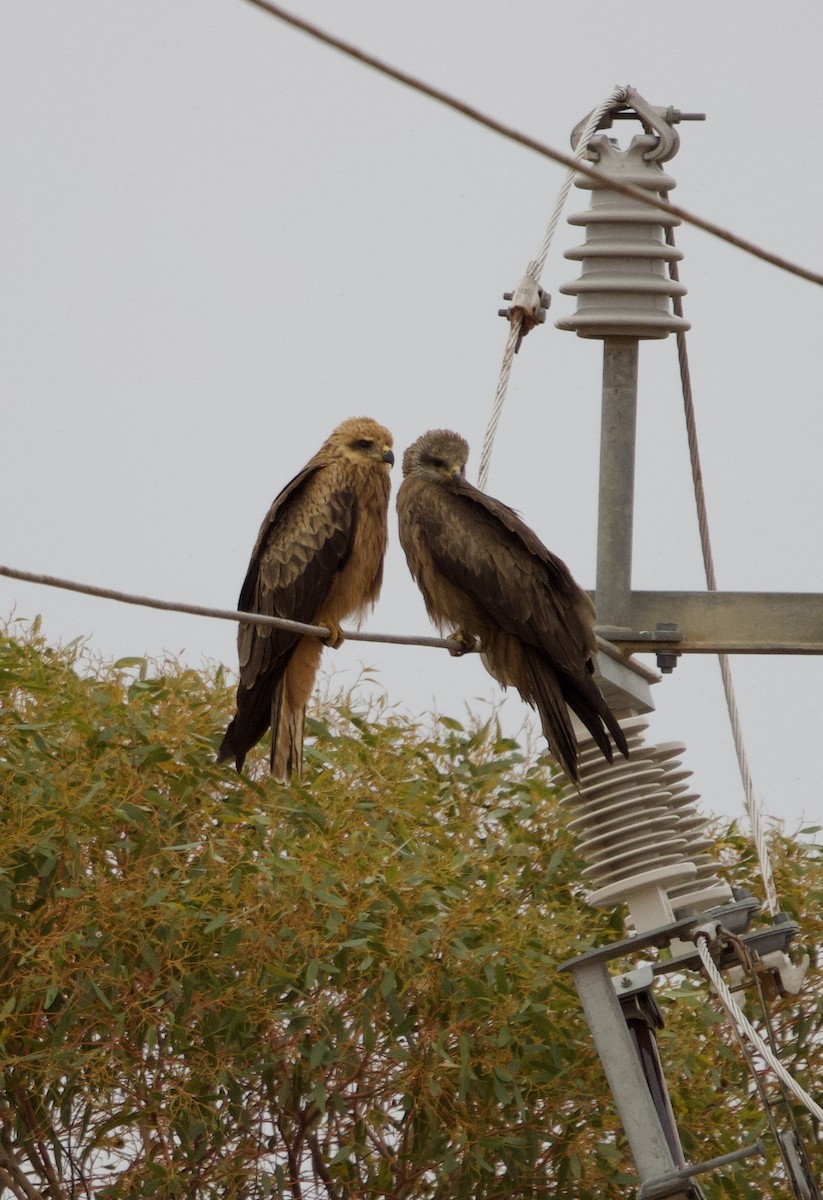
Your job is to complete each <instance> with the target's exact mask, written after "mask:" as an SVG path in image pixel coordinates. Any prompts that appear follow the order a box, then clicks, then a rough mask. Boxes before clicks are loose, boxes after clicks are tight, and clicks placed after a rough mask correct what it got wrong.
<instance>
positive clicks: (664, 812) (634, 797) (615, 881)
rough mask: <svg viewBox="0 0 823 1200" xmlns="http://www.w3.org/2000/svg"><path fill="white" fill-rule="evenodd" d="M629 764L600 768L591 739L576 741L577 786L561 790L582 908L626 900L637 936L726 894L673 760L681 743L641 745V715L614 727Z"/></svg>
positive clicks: (683, 775)
mask: <svg viewBox="0 0 823 1200" xmlns="http://www.w3.org/2000/svg"><path fill="white" fill-rule="evenodd" d="M620 725H621V728H622V729H623V732H624V733H625V735H626V740H627V742H628V744H629V759H628V760H625V759H623V758H622V757H620V756H616V757H615V760H614V762H612V763H607V762H606V761H605V760H604V758H603V756H602V754H601V752H600V750H599V748H598V747H597V746H596V744H595V743H594V741H593V739H592V738H591V737H589V735H588V734H585V735H584V736H583V737H581V738H580V741H579V770H580V783H579V787H575V786H574V785H571V784H569V785H567V787H566V788H565V789H564V791H563V793H562V796H561V801H562V803H563V804H565V805H567V806H568V807H569V809H570V810H571V812H572V819H571V821H570V827H571V828H572V829H573V830H574V832H575V833H576V835H577V837H578V838H579V839H580V852H581V854H582V856H583V858H584V859H585V860H586V864H587V865H586V867H585V868H584V870H583V877H584V879H585V881H586V884H587V886H588V887H589V888H591V891H590V892H589V895H588V900H589V903H590V904H592V905H594V906H596V907H613V906H614V905H616V904H619V903H625V904H627V905H628V907H629V912H630V918H631V923H632V924H633V925H634V928H635V929H636V930H637V931H638V932H643V931H645V930H647V929H651V928H656V927H658V926H660V925H665V924H668V923H670V922H671V921H673V920H674V917H675V912H674V910H675V908H682V907H685V906H686V905H687V904H688V905H691V906H692V907H695V908H697V909H698V910H699V911H702V910H703V909H705V908H709V907H713V906H714V905H716V904H721V903H724V902H726V901H727V900H728V899H729V898H730V897H731V890H730V889H729V887H728V885H726V884H723V883H721V882H720V880H719V879H718V878H717V875H716V873H715V864H714V863H713V861H712V859H711V858H710V857H709V855H708V854H707V853H705V852H706V851H707V850H708V849H709V847H710V846H711V841H710V839H707V838H706V837H704V836H703V831H704V828H705V825H706V822H705V820H704V819H703V818H701V817H700V815H699V814H698V812H697V810H696V808H695V802H696V801H697V799H699V797H698V796H697V795H695V794H694V793H693V792H691V791H690V790H689V787H688V783H687V782H686V781H687V780H688V778H689V777H690V776H691V771H689V770H688V769H685V768H684V767H683V765H682V762H681V761H680V759H679V758H678V757H677V756H678V755H680V754H681V753H682V752H683V750H684V749H685V747H684V746H683V745H682V744H681V743H674V742H671V743H666V744H664V745H661V746H654V745H650V744H647V743H646V741H645V738H644V736H643V735H644V733H645V731H646V729H647V728H648V721H647V719H646V718H645V717H640V716H634V717H627V718H625V719H623V720H621V722H620Z"/></svg>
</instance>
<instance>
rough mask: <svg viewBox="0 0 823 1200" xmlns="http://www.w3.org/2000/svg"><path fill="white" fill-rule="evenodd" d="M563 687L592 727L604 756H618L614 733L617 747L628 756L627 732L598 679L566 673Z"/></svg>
mask: <svg viewBox="0 0 823 1200" xmlns="http://www.w3.org/2000/svg"><path fill="white" fill-rule="evenodd" d="M561 687H562V689H563V696H564V698H565V700H566V703H567V704H568V705H569V707H570V708H571V709H572V711H573V712H574V713H575V715H576V716H577V717H578V718H579V719H580V721H581V722H582V724H583V725H585V727H586V729H588V731H589V733H590V734H591V735H592V737H593V738H594V740H595V742H596V743H597V745H598V747H599V749H600V751H601V753H602V754H603V757H604V758H605V759H606V760H607V761H608V762H611V761H612V759H613V757H614V756H613V752H612V744H611V741H610V740H609V734H611V736H612V738H613V739H614V744H615V746H617V749H618V750H619V751H620V753H621V754H622V755H623V757H624V758H628V757H629V746H628V743H627V741H626V735H625V734H624V732H623V730H622V729H621V728H620V725H619V723H618V720H617V717H616V716H615V715H614V713H613V712H612V710H611V709H610V708H609V706H608V704H607V703H606V701H605V699H604V698H603V695H602V693H601V691H600V689H599V687H598V686H597V684H596V683H595V682H594V680H593V679H589V678H588V677H586V679H585V681H581V680H580V679H569V678H568V677H564V678H562V679H561ZM607 730H608V732H607Z"/></svg>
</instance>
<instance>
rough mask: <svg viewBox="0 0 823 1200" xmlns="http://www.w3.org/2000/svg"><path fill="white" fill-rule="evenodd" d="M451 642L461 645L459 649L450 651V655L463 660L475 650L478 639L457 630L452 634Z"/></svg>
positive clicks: (450, 635)
mask: <svg viewBox="0 0 823 1200" xmlns="http://www.w3.org/2000/svg"><path fill="white" fill-rule="evenodd" d="M449 641H450V642H459V643H460V646H459V647H455V648H454V649H453V650H452V649H450V650H449V654H450V655H451V656H452V658H462V656H463V655H464V654H467V653H468V652H469V650H474V649H475V647H476V645H477V639H476V638H474V637H473V636H472V635H471V634H470V633H465V632H464V631H463V630H462V629H455V630H454V632H453V633H450V634H449Z"/></svg>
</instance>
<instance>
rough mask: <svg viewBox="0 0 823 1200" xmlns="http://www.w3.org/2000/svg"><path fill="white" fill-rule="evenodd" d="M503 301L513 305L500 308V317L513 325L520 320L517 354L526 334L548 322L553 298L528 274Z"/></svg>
mask: <svg viewBox="0 0 823 1200" xmlns="http://www.w3.org/2000/svg"><path fill="white" fill-rule="evenodd" d="M529 265H530V266H531V265H532V264H529ZM503 299H504V300H511V304H510V305H509V307H508V308H499V309H498V310H497V313H498V316H501V317H505V318H506V320H507V321H509V322H510V323H511V324H512V325H513V324H514V322H515V321H516V320H517V319H518V318H519V320H520V331H519V333H518V337H517V345H516V346H515V348H514V352H515V354H516V353H517V351H518V350H519V349H520V343H521V342H522V341H523V338H524V337H525V336H526V334H527V333H529V332H530V331H531V330H532V329H534V327H535V325H542V324H543V323H544V321H545V320H546V313H547V312H548V311H549V305H550V304H551V302H552V298H551V296H550V295H549V293H548V292H545V291H544V290H543V288H542V287H541V286H540V284H539V283H538V282H537V280H536V279H535V278H534V276H532V275H528V274H527V275H524V276H523V278H522V279H521V280H520V282H519V283H518V285H517V287H516V288H515V289H514V291H513V292H504V293H503Z"/></svg>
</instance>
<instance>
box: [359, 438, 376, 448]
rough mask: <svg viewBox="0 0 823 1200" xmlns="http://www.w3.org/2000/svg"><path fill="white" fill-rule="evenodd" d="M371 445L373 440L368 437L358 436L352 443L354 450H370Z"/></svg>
mask: <svg viewBox="0 0 823 1200" xmlns="http://www.w3.org/2000/svg"><path fill="white" fill-rule="evenodd" d="M373 446H374V442H372V441H370V440H369V438H358V439H357V441H356V442H355V443H354V448H355V450H371V448H372V447H373Z"/></svg>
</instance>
